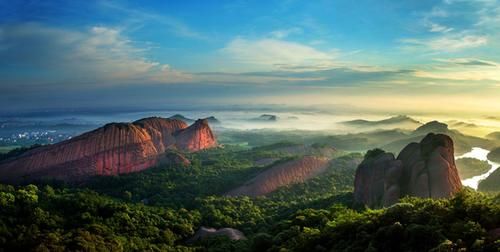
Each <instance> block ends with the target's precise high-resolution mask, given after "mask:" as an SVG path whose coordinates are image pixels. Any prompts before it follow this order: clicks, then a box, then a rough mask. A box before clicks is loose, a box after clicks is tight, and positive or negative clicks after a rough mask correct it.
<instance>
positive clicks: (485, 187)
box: [477, 169, 500, 192]
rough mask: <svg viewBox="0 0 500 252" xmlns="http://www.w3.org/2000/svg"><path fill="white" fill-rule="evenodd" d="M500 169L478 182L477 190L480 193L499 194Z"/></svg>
mask: <svg viewBox="0 0 500 252" xmlns="http://www.w3.org/2000/svg"><path fill="white" fill-rule="evenodd" d="M498 181H500V169H496V170H495V171H494V172H493V173H491V174H490V176H488V177H487V178H486V179H484V180H482V181H480V182H479V185H478V188H477V189H478V190H479V191H482V192H500V183H499V182H498Z"/></svg>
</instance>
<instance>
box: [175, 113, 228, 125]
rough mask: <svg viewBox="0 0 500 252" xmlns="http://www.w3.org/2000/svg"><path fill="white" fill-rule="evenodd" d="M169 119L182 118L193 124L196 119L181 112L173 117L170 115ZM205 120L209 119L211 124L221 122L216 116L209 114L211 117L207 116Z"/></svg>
mask: <svg viewBox="0 0 500 252" xmlns="http://www.w3.org/2000/svg"><path fill="white" fill-rule="evenodd" d="M169 119H177V120H181V121H183V122H185V123H187V124H192V123H194V122H195V121H196V120H194V119H191V118H188V117H185V116H183V115H181V114H175V115H173V116H171V117H169ZM204 119H205V120H207V121H208V122H209V123H210V124H220V121H219V120H218V119H217V118H215V117H214V116H209V117H206V118H204Z"/></svg>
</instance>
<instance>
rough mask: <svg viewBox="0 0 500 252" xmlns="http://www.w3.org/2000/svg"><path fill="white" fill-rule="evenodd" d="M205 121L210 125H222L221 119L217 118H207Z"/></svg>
mask: <svg viewBox="0 0 500 252" xmlns="http://www.w3.org/2000/svg"><path fill="white" fill-rule="evenodd" d="M205 119H206V120H207V121H208V123H210V124H212V125H213V124H220V121H219V119H217V118H215V116H209V117H207V118H205Z"/></svg>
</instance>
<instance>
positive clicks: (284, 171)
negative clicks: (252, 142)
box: [227, 156, 329, 197]
mask: <svg viewBox="0 0 500 252" xmlns="http://www.w3.org/2000/svg"><path fill="white" fill-rule="evenodd" d="M328 164H329V159H327V158H321V157H315V156H304V157H302V158H299V159H296V160H291V161H287V162H284V163H281V164H277V165H275V166H273V167H271V168H269V169H268V170H266V171H264V172H262V173H260V174H259V175H257V176H256V177H255V178H253V179H251V180H249V181H248V182H246V183H245V184H244V185H242V186H240V187H238V188H236V189H234V190H232V191H230V192H228V193H227V195H228V196H240V195H246V196H251V197H256V196H261V195H265V194H268V193H271V192H273V191H275V190H276V189H278V188H279V187H281V186H285V185H289V184H294V183H300V182H304V181H306V180H307V179H310V178H312V177H315V176H317V175H318V174H320V173H322V172H324V171H325V170H326V168H328Z"/></svg>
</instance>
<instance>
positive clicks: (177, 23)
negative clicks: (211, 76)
mask: <svg viewBox="0 0 500 252" xmlns="http://www.w3.org/2000/svg"><path fill="white" fill-rule="evenodd" d="M100 4H101V6H103V7H105V8H108V9H112V10H116V11H119V12H121V13H124V14H126V15H127V16H129V19H132V20H134V21H135V22H137V21H139V22H143V23H145V22H155V23H158V24H162V25H165V26H166V27H167V30H168V31H170V32H172V33H173V34H175V35H177V36H178V37H185V38H191V39H197V40H210V38H209V37H208V36H206V35H204V34H202V33H201V32H199V31H196V30H194V29H193V28H191V27H190V26H188V25H187V24H186V23H184V22H182V21H181V20H179V19H177V18H175V17H172V16H169V15H165V14H162V15H159V14H156V13H153V12H148V11H144V10H139V9H131V8H128V7H125V6H123V5H120V4H118V3H115V2H110V1H103V2H100Z"/></svg>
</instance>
